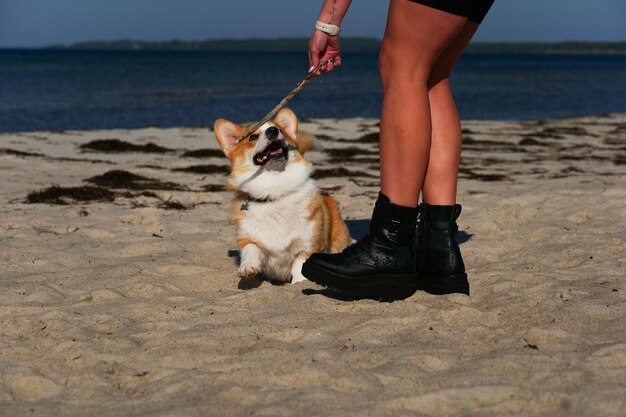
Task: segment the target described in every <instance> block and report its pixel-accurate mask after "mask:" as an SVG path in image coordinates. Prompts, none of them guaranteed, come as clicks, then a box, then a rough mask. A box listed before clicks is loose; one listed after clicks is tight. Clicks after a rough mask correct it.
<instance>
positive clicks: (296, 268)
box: [291, 256, 307, 284]
mask: <svg viewBox="0 0 626 417" xmlns="http://www.w3.org/2000/svg"><path fill="white" fill-rule="evenodd" d="M305 260H306V258H305V257H304V256H300V257H298V258H297V259H296V260H295V261H294V262H293V265H292V266H291V283H292V284H296V283H298V282H302V281H306V280H307V279H306V278H305V277H304V275H302V265H303V264H304V261H305Z"/></svg>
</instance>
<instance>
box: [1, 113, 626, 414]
mask: <svg viewBox="0 0 626 417" xmlns="http://www.w3.org/2000/svg"><path fill="white" fill-rule="evenodd" d="M301 128H302V129H303V130H306V131H307V132H310V133H312V134H313V135H315V136H317V138H318V145H319V146H318V149H317V150H316V151H313V152H311V153H310V154H309V156H308V158H309V159H310V160H311V161H313V162H314V163H315V165H316V167H317V168H318V172H319V173H320V176H321V177H322V178H321V179H320V181H319V183H320V185H321V186H322V187H323V188H325V189H328V190H331V191H332V192H333V194H334V196H335V197H336V199H337V200H338V201H339V202H340V205H341V209H342V212H343V214H344V216H345V217H346V219H348V222H349V225H350V228H351V231H352V232H353V235H354V236H358V235H359V234H362V233H363V230H364V228H365V227H366V226H367V219H368V218H369V215H370V213H371V208H372V204H373V201H374V198H375V196H376V192H377V188H376V187H377V184H378V178H377V162H376V144H375V141H376V132H377V121H376V120H372V119H349V120H327V119H324V120H308V121H305V122H304V123H302V126H301ZM464 138H465V145H464V151H463V163H462V170H461V181H460V188H459V202H460V203H462V204H463V206H464V209H463V214H462V215H461V218H460V220H459V222H460V228H461V230H462V232H461V233H460V234H459V239H460V240H461V242H463V243H462V245H461V248H462V251H463V254H464V258H465V262H466V265H467V269H468V274H469V277H470V283H471V291H472V294H471V296H470V297H467V296H464V295H447V296H432V295H428V294H425V293H421V292H418V293H416V294H415V295H413V296H412V297H410V298H409V299H407V300H404V301H399V302H393V303H380V302H377V301H375V300H369V299H363V300H346V299H343V298H341V297H339V296H337V295H335V294H333V293H332V292H330V291H327V290H324V289H322V288H321V287H318V286H317V285H315V284H313V283H311V282H303V283H299V284H296V285H286V286H276V285H271V284H269V283H263V284H262V285H260V286H259V287H257V288H251V289H241V288H239V286H240V285H239V279H238V278H237V274H236V262H237V253H236V250H235V245H234V225H233V223H232V221H231V219H230V218H229V213H228V203H229V200H230V195H229V194H228V192H224V191H220V189H221V188H220V186H221V185H222V184H223V183H224V179H225V177H224V175H223V172H224V170H225V167H226V165H227V160H226V159H225V158H224V157H220V156H219V153H218V152H216V150H217V144H216V142H215V139H214V136H213V134H212V132H210V131H209V130H208V129H190V128H177V129H157V128H146V129H140V130H106V131H66V132H26V133H5V134H1V135H0V172H1V175H0V416H2V417H5V416H25V415H28V416H122V415H124V416H131V415H132V416H143V415H149V416H213V415H215V416H413V415H454V416H458V415H467V416H469V415H471V416H492V415H494V416H500V415H501V416H505V415H506V416H510V415H519V416H560V415H562V416H623V415H624V410H625V409H626V303H625V299H626V289H625V288H624V285H623V282H624V277H625V275H626V273H625V272H626V267H625V265H626V242H625V231H626V170H625V164H626V114H612V115H606V116H599V117H585V118H576V119H562V120H552V121H541V122H485V121H468V122H466V123H465V124H464ZM100 139H118V140H120V141H123V142H124V143H130V144H134V145H145V144H148V143H153V144H156V145H159V146H161V147H166V148H168V149H170V150H171V151H170V152H164V153H145V152H113V153H106V152H101V151H89V150H88V149H84V148H83V149H81V148H80V146H81V145H86V144H89V143H92V144H93V141H94V140H100ZM106 143H108V144H109V145H110V142H106ZM114 145H115V144H113V145H111V146H113V147H114V148H115V146H114ZM117 145H119V143H118V144H117ZM118 147H119V146H118ZM201 149H211V150H212V151H211V150H206V151H203V152H201V153H200V155H204V156H203V157H199V158H198V157H192V156H189V155H188V154H187V155H188V156H184V153H185V152H188V151H192V150H201ZM341 149H343V151H342V150H341ZM135 150H137V149H135ZM138 150H154V149H151V148H147V149H145V148H140V149H138ZM166 150H167V149H166ZM190 167H191V168H190ZM110 171H126V172H127V173H132V174H135V175H139V176H142V177H145V178H143V179H142V178H137V177H130V176H129V175H128V174H125V173H120V172H117V173H113V174H110V173H109V174H108V175H107V176H104V177H100V178H99V179H93V177H97V176H101V175H103V174H106V173H108V172H110ZM333 174H335V175H333ZM90 178H91V179H92V180H91V181H92V182H91V183H88V182H85V180H87V179H90ZM112 179H117V180H123V181H122V182H121V183H120V184H118V185H115V184H113V186H111V185H110V184H111V180H112ZM149 179H157V180H160V181H162V182H161V183H159V182H154V181H152V182H150V181H149ZM107 181H108V182H107ZM94 182H95V183H96V184H97V183H99V184H105V186H104V191H102V189H100V190H99V192H100V195H99V196H100V197H101V198H103V199H104V201H74V200H72V199H68V198H67V197H58V196H57V197H54V198H53V200H56V201H57V202H61V203H63V202H65V203H68V204H65V205H60V204H46V203H37V204H28V203H27V202H26V200H27V196H28V195H29V193H32V192H37V191H39V190H42V189H46V188H48V187H51V186H52V185H57V186H59V187H84V186H94ZM167 183H169V184H167ZM107 184H109V185H107ZM114 186H116V187H121V188H118V189H115V188H113V187H114ZM132 188H134V189H132ZM154 188H159V189H157V190H154ZM129 189H130V190H129ZM107 190H108V191H107ZM57 191H59V189H57ZM81 192H82V195H85V193H87V198H88V197H89V193H93V189H82V191H81ZM37 197H38V196H37V195H31V199H35V200H36V199H37ZM45 197H46V196H41V195H39V198H40V199H41V198H43V199H44V200H45ZM107 200H108V201H107Z"/></svg>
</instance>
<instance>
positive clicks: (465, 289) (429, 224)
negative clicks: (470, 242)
mask: <svg viewBox="0 0 626 417" xmlns="http://www.w3.org/2000/svg"><path fill="white" fill-rule="evenodd" d="M460 214H461V206H460V205H459V204H456V205H454V206H433V205H430V204H426V203H422V204H421V205H420V214H419V220H418V229H419V236H418V238H417V276H418V280H417V286H418V289H420V290H423V291H426V292H428V293H431V294H450V293H462V294H467V295H469V283H468V282H467V274H466V273H465V265H464V264H463V258H462V257H461V251H460V249H459V245H458V244H457V243H456V240H455V239H454V235H455V234H456V232H457V231H458V226H457V224H456V219H458V218H459V215H460Z"/></svg>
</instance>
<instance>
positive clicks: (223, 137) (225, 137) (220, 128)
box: [213, 119, 243, 155]
mask: <svg viewBox="0 0 626 417" xmlns="http://www.w3.org/2000/svg"><path fill="white" fill-rule="evenodd" d="M213 127H214V128H213V130H214V131H215V137H217V141H218V142H219V143H220V146H221V147H222V151H224V154H226V155H228V152H230V151H231V149H232V148H233V146H234V145H235V142H237V140H238V139H239V138H240V137H241V135H242V133H243V132H242V131H241V127H239V126H238V125H236V124H235V123H233V122H229V121H228V120H224V119H219V120H217V121H216V122H215V125H213Z"/></svg>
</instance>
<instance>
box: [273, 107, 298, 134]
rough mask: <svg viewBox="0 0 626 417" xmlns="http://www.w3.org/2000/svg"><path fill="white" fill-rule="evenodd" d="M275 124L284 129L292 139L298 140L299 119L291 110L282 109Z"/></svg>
mask: <svg viewBox="0 0 626 417" xmlns="http://www.w3.org/2000/svg"><path fill="white" fill-rule="evenodd" d="M274 122H275V123H276V124H277V125H278V126H280V127H281V129H283V132H285V133H286V134H288V135H289V136H290V137H291V138H292V139H294V140H297V139H296V137H297V134H298V118H297V117H296V115H295V113H294V112H292V111H291V110H290V109H287V108H285V109H282V110H281V111H279V112H278V114H277V115H276V118H275V119H274Z"/></svg>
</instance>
